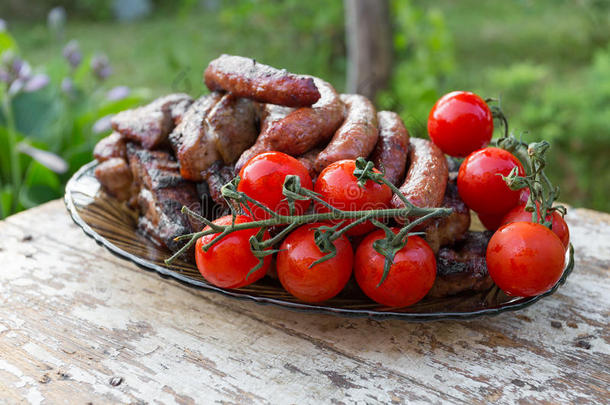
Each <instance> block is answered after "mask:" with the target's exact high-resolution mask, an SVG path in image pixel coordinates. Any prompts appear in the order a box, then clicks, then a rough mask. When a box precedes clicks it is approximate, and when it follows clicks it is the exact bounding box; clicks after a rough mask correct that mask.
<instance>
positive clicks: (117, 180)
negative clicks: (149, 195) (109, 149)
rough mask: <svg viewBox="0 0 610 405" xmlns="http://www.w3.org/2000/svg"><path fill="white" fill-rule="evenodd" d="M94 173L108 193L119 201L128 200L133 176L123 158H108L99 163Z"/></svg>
mask: <svg viewBox="0 0 610 405" xmlns="http://www.w3.org/2000/svg"><path fill="white" fill-rule="evenodd" d="M94 174H95V178H96V179H97V180H98V181H99V182H100V184H101V185H102V187H103V188H104V190H106V192H107V193H108V194H110V195H113V196H114V197H116V198H117V199H118V200H119V201H127V200H129V198H130V197H131V186H132V183H133V178H132V176H131V171H130V170H129V166H128V165H127V162H126V161H125V159H123V158H118V157H115V158H110V159H108V160H106V161H104V162H102V163H100V164H99V165H98V166H97V167H96V168H95V172H94Z"/></svg>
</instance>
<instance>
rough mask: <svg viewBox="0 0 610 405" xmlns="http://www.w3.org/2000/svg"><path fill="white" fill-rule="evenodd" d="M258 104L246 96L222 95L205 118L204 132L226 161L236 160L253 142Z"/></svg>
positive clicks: (232, 161) (228, 163) (256, 131)
mask: <svg viewBox="0 0 610 405" xmlns="http://www.w3.org/2000/svg"><path fill="white" fill-rule="evenodd" d="M259 109H260V104H258V103H257V102H255V101H252V100H248V99H246V98H239V97H235V96H234V95H232V94H230V93H229V94H226V95H224V96H223V97H222V98H221V99H220V101H219V102H218V103H217V104H216V105H215V106H214V108H212V110H211V111H210V113H209V114H208V116H207V117H206V119H205V121H206V125H207V128H206V130H207V133H208V134H209V136H210V137H211V138H213V139H215V141H216V150H218V153H219V154H220V156H221V157H222V160H224V162H225V164H227V165H231V164H233V163H235V161H237V159H238V158H239V156H240V155H241V154H242V152H243V151H245V150H246V149H248V148H249V147H250V146H252V145H253V144H254V141H256V137H257V136H258V130H257V128H256V121H257V118H258V116H259V114H260V113H259Z"/></svg>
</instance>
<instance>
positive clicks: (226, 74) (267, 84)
mask: <svg viewBox="0 0 610 405" xmlns="http://www.w3.org/2000/svg"><path fill="white" fill-rule="evenodd" d="M204 81H205V84H206V86H208V88H209V89H210V90H212V91H215V90H225V91H228V92H231V93H233V94H235V95H236V96H238V97H246V98H250V99H252V100H256V101H260V102H263V103H273V104H279V105H286V106H289V107H307V106H310V105H312V104H313V103H315V102H316V101H318V99H319V98H320V92H319V91H318V89H317V88H316V85H315V84H314V81H313V79H312V78H311V77H306V76H298V75H295V74H292V73H289V72H287V71H286V70H285V69H282V70H279V69H276V68H273V67H271V66H267V65H263V64H262V63H258V62H256V61H255V60H254V59H250V58H244V57H243V56H232V55H221V56H220V57H218V58H216V59H214V60H213V61H211V62H210V64H209V65H208V67H207V69H206V70H205V73H204Z"/></svg>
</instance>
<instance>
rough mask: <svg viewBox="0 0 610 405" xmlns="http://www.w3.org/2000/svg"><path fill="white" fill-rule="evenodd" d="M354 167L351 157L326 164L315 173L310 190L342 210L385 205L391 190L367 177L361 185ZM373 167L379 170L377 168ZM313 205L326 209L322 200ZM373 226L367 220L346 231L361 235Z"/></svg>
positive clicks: (350, 233)
mask: <svg viewBox="0 0 610 405" xmlns="http://www.w3.org/2000/svg"><path fill="white" fill-rule="evenodd" d="M355 168H356V162H355V161H354V160H340V161H338V162H335V163H332V164H330V165H328V166H327V167H326V168H325V169H324V170H322V173H320V176H318V180H317V181H316V185H315V188H314V191H315V192H316V193H318V194H320V196H321V198H322V199H323V200H324V201H326V202H328V203H329V204H331V205H332V206H334V207H336V208H339V209H341V210H345V211H359V210H370V209H384V208H388V206H389V205H390V200H391V199H392V190H391V189H390V188H389V187H388V186H386V185H385V184H377V183H375V182H373V181H371V180H367V182H366V183H365V184H364V187H360V186H359V185H358V179H357V178H356V177H355V176H354V169H355ZM374 170H375V171H376V172H377V173H379V171H378V170H377V169H374ZM315 206H316V211H318V212H328V211H329V209H328V208H327V207H325V206H323V205H322V204H316V205H315ZM374 227H375V226H374V225H373V224H371V223H370V222H365V223H362V224H359V225H356V226H355V227H354V228H352V229H350V230H349V231H348V232H347V234H348V235H362V234H365V233H367V232H369V231H371V230H372V229H373V228H374Z"/></svg>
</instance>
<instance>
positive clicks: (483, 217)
mask: <svg viewBox="0 0 610 405" xmlns="http://www.w3.org/2000/svg"><path fill="white" fill-rule="evenodd" d="M477 216H478V217H479V220H480V221H481V223H482V224H483V226H484V227H485V229H488V230H490V231H495V230H496V229H498V228H499V227H500V225H501V224H502V220H503V219H504V214H484V213H482V212H479V213H477Z"/></svg>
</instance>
